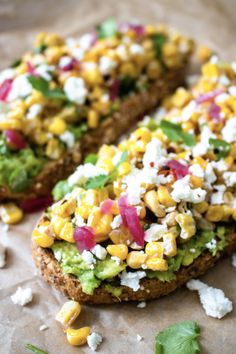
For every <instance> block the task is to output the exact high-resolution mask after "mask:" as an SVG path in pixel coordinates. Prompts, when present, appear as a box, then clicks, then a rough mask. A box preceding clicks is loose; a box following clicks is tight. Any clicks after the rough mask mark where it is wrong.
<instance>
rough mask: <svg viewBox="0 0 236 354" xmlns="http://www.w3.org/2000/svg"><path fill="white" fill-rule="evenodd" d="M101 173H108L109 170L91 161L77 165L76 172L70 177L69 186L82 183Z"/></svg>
mask: <svg viewBox="0 0 236 354" xmlns="http://www.w3.org/2000/svg"><path fill="white" fill-rule="evenodd" d="M99 175H107V171H105V170H103V169H102V168H99V167H96V166H94V165H93V164H91V163H86V164H84V165H80V166H79V167H77V169H76V170H75V172H74V173H73V174H72V175H70V177H69V178H68V184H69V186H74V185H76V184H77V185H82V184H84V183H85V182H86V181H87V179H88V178H90V177H96V176H99Z"/></svg>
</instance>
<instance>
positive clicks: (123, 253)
mask: <svg viewBox="0 0 236 354" xmlns="http://www.w3.org/2000/svg"><path fill="white" fill-rule="evenodd" d="M107 252H108V253H109V254H110V255H111V256H114V257H118V258H120V259H121V260H122V261H124V260H125V259H126V258H127V255H128V247H127V246H126V245H123V244H119V245H108V246H107Z"/></svg>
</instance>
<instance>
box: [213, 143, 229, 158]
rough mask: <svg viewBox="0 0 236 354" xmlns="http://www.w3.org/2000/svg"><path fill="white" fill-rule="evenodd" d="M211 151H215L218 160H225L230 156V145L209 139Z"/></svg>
mask: <svg viewBox="0 0 236 354" xmlns="http://www.w3.org/2000/svg"><path fill="white" fill-rule="evenodd" d="M209 144H210V149H212V150H214V152H215V153H216V155H217V157H218V159H220V158H223V157H225V156H227V155H228V154H229V151H230V144H229V143H227V142H226V141H224V140H220V139H213V138H210V139H209Z"/></svg>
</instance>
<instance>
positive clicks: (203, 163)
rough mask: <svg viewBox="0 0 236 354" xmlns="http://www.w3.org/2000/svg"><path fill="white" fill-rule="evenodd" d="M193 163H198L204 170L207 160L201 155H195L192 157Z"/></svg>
mask: <svg viewBox="0 0 236 354" xmlns="http://www.w3.org/2000/svg"><path fill="white" fill-rule="evenodd" d="M193 164H197V165H200V166H201V168H203V169H204V170H205V168H206V166H207V162H206V161H205V160H204V159H203V158H202V157H199V156H198V157H195V158H194V159H193Z"/></svg>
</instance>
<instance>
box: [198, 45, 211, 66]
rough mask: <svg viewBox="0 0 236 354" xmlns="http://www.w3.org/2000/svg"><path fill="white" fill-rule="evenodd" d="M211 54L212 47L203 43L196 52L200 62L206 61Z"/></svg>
mask: <svg viewBox="0 0 236 354" xmlns="http://www.w3.org/2000/svg"><path fill="white" fill-rule="evenodd" d="M212 55H213V51H212V49H211V48H209V47H207V46H205V45H202V46H201V47H200V48H199V50H198V53H197V56H198V58H199V60H200V61H202V62H206V61H208V60H209V59H210V57H211V56H212Z"/></svg>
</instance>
